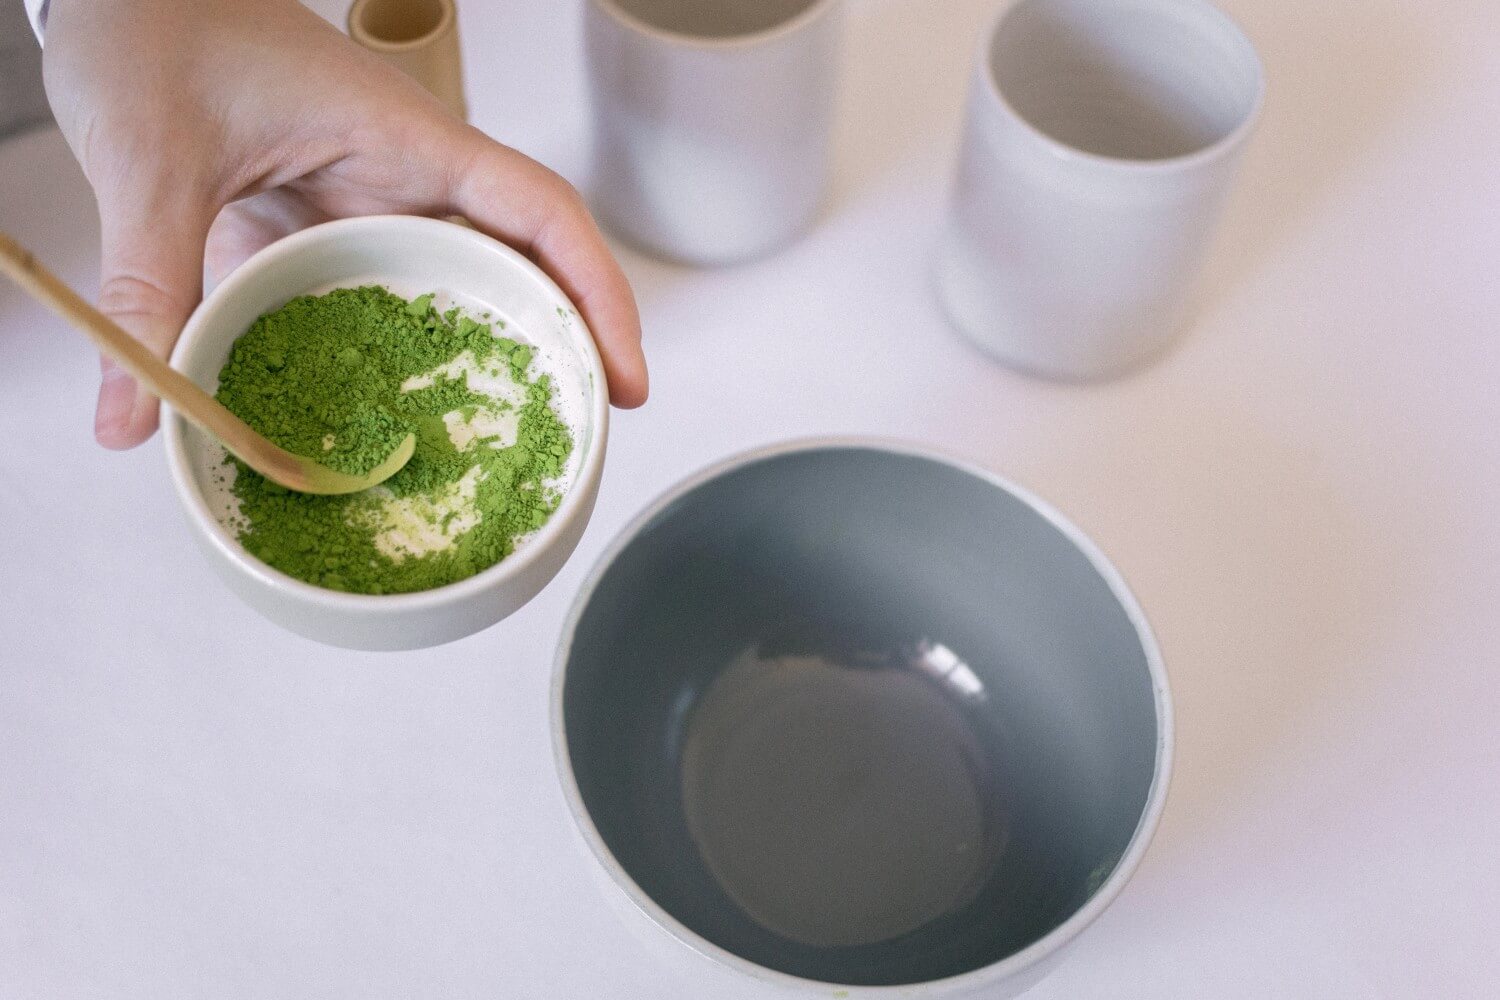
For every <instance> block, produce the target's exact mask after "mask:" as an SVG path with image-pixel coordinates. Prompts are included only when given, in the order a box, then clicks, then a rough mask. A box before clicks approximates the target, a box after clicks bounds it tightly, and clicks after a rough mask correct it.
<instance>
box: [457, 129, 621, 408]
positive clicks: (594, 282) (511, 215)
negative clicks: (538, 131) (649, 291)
mask: <svg viewBox="0 0 1500 1000" xmlns="http://www.w3.org/2000/svg"><path fill="white" fill-rule="evenodd" d="M452 203H453V207H454V208H455V209H456V210H457V211H458V212H460V213H461V214H463V215H464V216H465V217H466V218H468V219H469V220H470V221H471V222H473V223H474V225H475V226H477V227H478V228H479V229H481V230H483V231H484V232H486V233H488V234H489V235H491V236H493V237H495V238H496V239H498V240H501V241H503V242H505V243H507V244H509V245H511V246H513V247H515V248H516V249H518V250H520V251H521V252H522V253H525V254H527V255H528V256H530V257H531V258H532V259H533V260H535V261H536V262H537V264H538V265H540V266H541V268H542V269H543V270H544V271H546V272H547V273H548V274H549V275H551V276H552V279H553V280H554V281H556V282H557V283H558V285H559V286H560V287H561V288H562V290H563V291H564V292H566V293H567V295H568V297H569V298H570V299H572V300H573V302H574V304H576V305H577V306H578V309H579V311H580V312H581V313H582V314H583V319H584V322H586V323H587V324H588V326H589V329H590V330H592V331H593V333H594V339H595V340H596V341H597V343H598V345H599V354H600V357H601V358H602V359H603V361H604V373H605V375H606V376H607V377H608V379H609V396H610V401H611V402H612V403H614V404H615V405H616V406H620V407H625V408H629V407H635V406H640V405H641V404H642V403H644V402H645V401H646V395H647V392H648V389H649V384H648V378H647V374H646V356H645V354H644V353H643V352H642V351H641V318H640V313H639V312H638V311H637V309H636V305H635V295H634V294H633V293H632V292H631V290H630V283H629V282H627V281H626V280H625V273H624V272H623V271H621V270H620V265H619V264H618V263H616V261H615V259H614V256H613V255H612V254H611V253H610V252H609V247H608V245H607V244H606V243H605V242H604V237H603V236H602V235H601V234H600V232H599V229H598V227H597V226H595V225H594V220H593V218H592V217H591V216H590V215H589V212H588V209H587V207H585V205H584V203H583V199H582V198H581V197H580V196H579V194H578V192H577V191H575V190H574V189H573V187H572V186H571V185H569V184H568V183H567V182H566V181H564V180H563V179H562V178H561V177H559V176H558V175H557V174H555V173H553V172H552V171H550V170H548V169H547V168H546V167H543V166H542V165H541V164H539V163H537V162H536V161H535V160H531V159H529V158H527V157H525V156H522V155H521V154H520V153H517V152H516V151H515V150H513V149H508V148H506V147H505V146H502V145H500V144H498V143H495V142H492V141H490V140H489V139H482V140H480V145H478V146H477V147H476V149H475V151H474V154H473V156H472V157H471V158H470V159H469V160H468V161H467V163H466V164H465V165H464V166H463V168H462V170H461V171H460V172H459V173H458V174H457V175H456V176H455V177H454V178H453V182H452Z"/></svg>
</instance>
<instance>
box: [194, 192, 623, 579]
mask: <svg viewBox="0 0 1500 1000" xmlns="http://www.w3.org/2000/svg"><path fill="white" fill-rule="evenodd" d="M372 284H373V285H382V286H384V287H387V288H389V289H390V290H391V291H393V292H396V293H397V294H399V295H402V296H405V297H407V298H414V297H416V296H418V295H423V294H426V293H428V292H433V293H435V295H434V299H433V304H434V305H435V306H436V307H438V308H439V309H440V310H446V309H447V308H449V307H451V306H454V305H457V306H459V307H461V308H462V309H463V310H464V312H465V313H466V314H468V315H472V316H474V317H475V318H481V317H482V316H483V315H484V314H486V313H487V314H489V321H492V322H493V321H498V322H502V323H504V330H503V333H504V335H505V336H508V337H511V338H513V339H517V340H522V341H525V342H527V343H530V344H531V345H533V346H534V347H535V348H536V351H535V354H534V359H535V360H534V361H533V371H534V372H536V373H541V372H545V373H547V374H548V375H550V376H551V379H552V384H553V399H554V404H555V405H556V407H557V409H558V413H559V415H560V416H561V417H562V419H563V420H564V422H565V423H567V424H568V426H569V428H570V430H572V432H573V434H574V439H575V440H574V448H573V452H572V454H571V455H570V457H569V460H568V465H567V468H566V469H565V470H564V474H563V477H562V481H561V482H560V484H559V485H560V486H561V487H562V488H563V490H564V492H565V493H566V492H567V489H568V487H569V486H570V485H571V484H572V482H573V481H575V480H576V479H577V478H578V475H579V472H580V469H581V468H582V466H583V465H584V463H586V462H590V461H593V462H598V461H600V457H599V456H597V455H595V454H594V452H595V451H596V450H598V448H599V446H600V442H599V441H598V440H596V437H595V430H596V427H597V425H598V423H599V419H598V413H599V411H600V410H601V409H602V408H603V407H604V406H606V405H607V403H606V399H607V389H606V388H605V386H604V383H603V370H602V368H601V367H600V363H599V359H598V355H597V353H596V352H595V350H594V347H593V344H592V341H591V340H590V338H589V333H588V331H587V329H586V327H585V326H584V324H583V321H582V319H581V318H580V317H579V316H578V314H577V312H576V311H575V310H574V308H573V305H572V303H571V302H569V301H568V299H567V297H566V296H564V295H563V293H562V292H561V291H560V290H559V289H558V288H557V287H556V285H554V284H553V283H552V282H551V281H550V280H549V279H548V278H547V277H546V276H545V275H543V274H541V273H540V272H539V271H538V270H537V269H536V268H535V267H534V266H533V265H532V264H531V263H530V262H529V261H526V260H525V259H524V258H523V257H522V256H521V255H520V254H518V253H516V252H515V251H514V250H511V249H510V248H508V247H505V246H503V245H501V244H499V243H497V242H496V241H494V240H491V239H490V238H488V237H486V236H484V235H482V234H480V233H477V232H474V231H472V230H469V229H465V228H463V227H461V226H457V225H453V224H451V223H447V222H441V221H438V220H435V219H422V218H415V217H406V216H374V217H366V218H357V219H345V220H341V221H338V222H331V223H327V224H325V225H321V226H316V227H313V228H312V229H307V230H304V231H302V232H300V233H297V234H295V235H293V236H290V237H288V238H286V239H284V240H282V241H280V242H279V243H276V244H273V245H272V246H271V247H268V248H267V249H266V250H263V251H261V253H260V254H257V255H256V256H255V257H253V258H252V259H251V260H250V261H249V262H247V263H246V264H244V265H242V266H241V268H240V269H239V270H238V271H236V272H235V273H234V274H232V275H231V276H230V277H229V278H228V279H227V280H226V281H225V282H224V283H223V284H222V285H220V286H219V287H218V288H216V289H215V290H214V291H213V293H212V294H211V295H210V296H209V297H208V298H207V299H206V300H205V302H204V303H203V305H202V306H200V307H199V309H198V311H197V312H195V313H194V314H193V317H192V319H191V320H190V321H189V323H188V325H187V328H186V329H185V330H184V332H183V336H182V339H181V341H180V342H179V343H178V346H177V350H176V352H175V353H174V354H173V357H172V364H173V367H175V368H178V369H179V370H181V371H182V372H183V373H184V374H186V375H187V376H188V377H189V378H190V379H192V380H193V381H194V382H196V383H197V384H198V385H200V386H202V387H203V388H204V389H206V390H208V391H209V392H213V391H215V390H216V389H217V388H218V379H219V371H220V370H221V369H222V368H223V366H224V363H225V361H226V360H228V357H229V351H230V348H231V347H232V345H233V344H234V342H235V340H236V339H238V338H239V337H240V336H241V335H242V334H244V332H245V331H246V330H248V329H249V328H250V326H251V324H252V323H254V321H255V320H256V319H257V318H258V317H259V316H261V315H263V314H264V313H267V312H270V311H271V310H274V309H277V308H280V307H281V306H282V305H284V304H285V303H286V302H287V301H289V300H290V299H292V298H295V297H297V296H299V295H307V294H320V293H323V292H327V291H330V290H331V289H333V288H339V287H351V286H358V285H372ZM170 420H171V423H172V424H173V428H172V431H171V433H170V434H169V438H171V439H172V440H171V442H169V447H170V448H171V450H172V451H173V452H174V453H175V455H174V467H175V468H177V469H178V472H179V475H180V476H182V477H183V478H184V479H185V480H186V485H187V490H186V491H185V492H186V499H187V501H188V504H189V506H190V508H193V513H195V514H196V515H197V516H198V517H199V518H200V519H202V520H204V521H205V522H207V526H208V528H209V530H210V531H212V532H213V533H215V534H216V535H217V536H218V537H220V538H221V539H222V540H223V541H224V542H225V543H226V544H227V545H228V546H229V547H230V549H231V550H232V551H233V552H235V553H236V554H237V555H238V556H240V557H242V558H243V559H244V560H246V561H248V562H252V563H254V564H255V566H256V567H257V572H263V573H266V574H271V575H273V576H277V577H279V578H280V579H281V581H282V582H283V583H284V584H285V585H286V586H288V587H292V588H300V587H306V586H307V585H305V584H301V583H300V582H299V581H294V580H292V579H291V578H290V577H285V576H284V575H283V574H279V573H278V572H277V571H276V570H274V569H272V568H270V567H267V566H264V565H263V564H260V563H259V562H258V561H257V560H255V557H254V556H251V555H250V554H249V553H248V552H246V551H245V550H244V549H243V548H242V547H241V546H240V545H239V544H238V542H237V541H236V539H235V535H234V532H233V531H232V530H230V529H229V528H227V527H226V526H225V522H226V521H228V520H229V519H230V518H231V516H232V514H233V512H234V510H235V504H236V501H235V499H234V497H233V495H232V493H231V485H230V484H232V481H233V480H232V477H231V478H229V479H228V480H227V481H226V479H225V476H224V472H223V455H224V450H223V448H222V447H221V446H220V445H219V444H218V443H217V442H215V441H214V440H213V439H212V438H210V437H208V436H207V435H205V434H203V433H202V432H201V431H199V430H198V429H197V428H195V427H193V426H191V425H189V424H187V422H186V421H183V420H182V419H181V418H180V417H178V416H176V415H175V414H174V415H173V416H172V417H171V418H170ZM174 442H175V443H174ZM567 502H568V501H567V499H566V498H565V499H564V501H563V503H564V504H565V505H566V504H567ZM558 516H559V515H558V514H555V515H554V516H553V517H554V520H556V519H557V518H558ZM549 526H550V525H549ZM544 530H545V529H544ZM518 551H519V550H518ZM505 565H506V562H501V563H499V564H497V566H496V567H492V568H491V570H487V571H486V572H494V571H496V570H498V569H499V568H500V567H503V566H505ZM481 575H483V574H481ZM464 582H465V583H467V582H468V581H464ZM461 585H462V584H455V585H453V586H461ZM307 589H308V590H310V591H316V590H317V588H307ZM439 589H440V590H447V589H448V588H439ZM319 592H320V593H322V592H321V591H319ZM411 596H412V595H402V597H411ZM339 597H340V598H341V599H348V598H353V599H359V597H358V595H339ZM402 597H394V598H392V597H386V598H365V599H366V600H377V601H381V600H383V601H390V600H399V599H402Z"/></svg>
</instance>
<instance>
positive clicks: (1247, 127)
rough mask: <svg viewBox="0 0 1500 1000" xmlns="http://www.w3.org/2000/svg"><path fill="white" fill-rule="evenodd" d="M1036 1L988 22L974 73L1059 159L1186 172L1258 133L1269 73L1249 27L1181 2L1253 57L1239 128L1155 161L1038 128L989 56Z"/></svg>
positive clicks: (1213, 9) (1211, 6) (1205, 0)
mask: <svg viewBox="0 0 1500 1000" xmlns="http://www.w3.org/2000/svg"><path fill="white" fill-rule="evenodd" d="M1035 2H1042V0H1006V2H1005V3H1003V4H1002V5H1001V6H1000V9H999V10H997V11H996V12H995V14H994V15H993V16H992V17H991V18H990V21H989V25H988V27H986V29H985V31H984V34H983V35H982V36H981V42H980V46H979V52H978V57H977V59H976V60H975V71H976V73H977V74H978V78H979V85H980V87H981V88H983V90H984V92H985V95H986V96H987V97H989V98H990V99H991V100H992V101H993V102H994V104H995V106H996V107H997V108H998V109H999V110H1000V112H1001V113H1002V114H1003V115H1005V116H1006V117H1007V118H1008V119H1010V120H1012V121H1014V122H1016V123H1018V124H1019V125H1020V126H1021V128H1022V130H1023V131H1025V132H1026V133H1027V134H1028V135H1030V136H1031V137H1032V138H1033V139H1034V140H1037V141H1040V142H1041V144H1042V145H1043V146H1045V147H1046V148H1047V149H1048V151H1049V152H1051V153H1052V154H1053V155H1055V156H1056V157H1057V158H1058V159H1060V160H1064V161H1067V162H1074V163H1087V164H1094V165H1097V166H1101V167H1105V168H1109V169H1116V170H1123V171H1130V172H1133V173H1161V172H1169V171H1181V170H1188V169H1191V168H1193V167H1196V166H1200V165H1202V164H1204V163H1207V162H1209V161H1212V160H1216V159H1219V158H1221V157H1223V156H1225V155H1227V154H1228V152H1229V151H1230V150H1233V149H1235V148H1236V147H1238V146H1239V145H1241V144H1242V143H1243V142H1244V140H1245V138H1246V137H1247V136H1248V135H1249V134H1250V133H1251V132H1253V131H1254V130H1255V126H1256V124H1257V123H1258V122H1259V121H1260V116H1261V112H1262V110H1263V109H1264V107H1265V101H1266V71H1265V64H1264V63H1263V62H1262V61H1261V58H1260V52H1259V51H1258V50H1257V49H1256V48H1255V44H1254V43H1253V42H1251V41H1250V36H1249V35H1248V34H1246V33H1245V29H1244V28H1242V27H1241V26H1240V24H1239V22H1238V21H1236V20H1235V19H1234V18H1233V17H1231V16H1230V15H1229V14H1228V13H1227V12H1226V11H1224V10H1223V9H1222V8H1221V7H1219V5H1218V4H1216V3H1213V2H1212V0H1177V2H1178V4H1179V6H1192V7H1194V8H1197V9H1198V10H1200V11H1202V12H1203V13H1204V14H1206V15H1207V16H1209V17H1212V18H1215V19H1217V20H1218V21H1219V22H1220V23H1221V24H1222V26H1223V27H1224V28H1225V29H1227V31H1228V33H1229V34H1230V35H1231V36H1232V37H1233V38H1234V39H1235V41H1236V42H1237V43H1238V44H1239V45H1240V46H1241V47H1242V48H1243V49H1244V51H1245V53H1246V54H1247V55H1248V56H1249V63H1250V66H1251V68H1252V69H1253V70H1254V73H1255V81H1254V84H1255V93H1254V95H1253V97H1252V98H1251V100H1250V106H1249V107H1248V108H1247V109H1246V111H1245V113H1244V115H1243V116H1241V118H1240V120H1239V121H1238V122H1237V123H1236V124H1235V126H1234V128H1232V129H1230V130H1229V131H1228V132H1226V133H1224V134H1223V135H1221V136H1219V138H1217V139H1215V140H1214V141H1213V142H1211V143H1209V144H1208V145H1206V146H1201V147H1199V148H1198V149H1194V150H1192V151H1191V152H1187V153H1181V154H1178V155H1176V156H1163V157H1158V158H1155V159H1141V158H1139V157H1130V156H1111V155H1109V154H1106V153H1092V152H1089V151H1088V150H1086V149H1080V148H1079V147H1077V146H1074V145H1072V144H1071V143H1067V142H1063V141H1062V140H1061V139H1058V138H1057V137H1056V136H1054V135H1052V134H1051V133H1049V132H1047V131H1046V130H1044V129H1042V128H1040V127H1038V126H1037V125H1034V124H1033V123H1032V122H1031V120H1030V119H1028V118H1027V117H1026V116H1025V115H1023V114H1021V113H1020V112H1019V111H1017V110H1016V107H1015V105H1013V104H1011V102H1010V99H1009V98H1007V97H1006V96H1005V93H1004V91H1003V90H1002V89H1001V87H1000V82H999V81H998V80H996V79H995V73H994V67H993V64H992V59H991V53H992V52H993V51H994V48H995V40H996V38H997V37H998V36H999V34H1000V31H1001V29H1002V28H1003V27H1004V25H1005V21H1006V19H1007V18H1009V17H1010V15H1011V14H1013V13H1014V12H1015V11H1016V10H1017V9H1018V8H1020V7H1021V6H1022V5H1023V4H1027V3H1035Z"/></svg>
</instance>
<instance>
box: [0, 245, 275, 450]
mask: <svg viewBox="0 0 1500 1000" xmlns="http://www.w3.org/2000/svg"><path fill="white" fill-rule="evenodd" d="M0 271H4V272H5V273H6V274H7V275H9V276H10V277H11V278H13V279H14V280H15V282H16V283H17V284H18V285H20V286H21V287H22V288H24V289H25V290H26V291H27V292H28V293H30V294H31V295H32V296H33V297H34V298H36V299H37V300H38V301H39V302H42V303H43V304H45V305H47V306H49V307H50V308H51V309H52V310H53V311H54V312H56V313H57V314H58V315H59V316H61V317H62V318H63V319H65V320H67V321H68V322H70V323H72V324H73V325H74V326H76V327H77V328H78V329H79V330H82V331H83V332H84V333H85V334H87V335H88V337H89V339H90V340H92V341H93V342H94V343H95V344H96V345H97V346H98V348H99V349H100V350H101V351H103V352H104V353H105V354H108V355H109V356H110V357H112V358H114V359H115V360H116V361H117V362H119V363H120V366H121V367H122V368H124V369H125V370H126V371H128V372H129V373H130V374H131V375H134V376H135V377H136V378H137V379H139V380H140V382H141V384H142V385H144V386H146V388H148V389H150V390H151V392H152V393H153V394H155V395H156V396H157V397H159V398H161V399H164V400H166V401H167V402H168V403H170V404H171V405H172V408H173V409H175V410H176V411H177V412H178V413H181V414H182V415H183V416H184V417H186V418H187V419H189V420H191V421H192V422H193V423H195V424H197V425H198V426H199V427H201V428H203V429H204V430H206V431H208V432H209V433H210V434H212V435H213V436H214V437H216V438H218V439H219V440H220V441H222V442H224V444H225V445H227V446H228V447H229V449H230V450H231V451H233V452H234V453H235V454H237V455H239V456H240V457H241V458H244V459H245V460H246V461H248V462H250V463H251V464H252V465H255V466H257V467H259V464H260V463H261V462H267V461H269V462H271V463H272V464H274V465H282V464H286V463H285V459H282V460H281V461H279V462H278V461H277V459H278V458H279V457H280V456H275V455H272V454H270V453H268V452H267V450H266V449H267V448H275V446H274V445H272V444H271V443H270V442H269V441H265V440H264V439H263V438H261V436H260V435H259V434H257V433H256V432H255V430H254V429H253V428H251V427H250V425H249V424H247V423H245V422H244V421H243V420H241V419H240V418H239V417H237V416H235V415H234V414H233V413H230V412H229V410H227V409H225V407H224V405H223V404H222V403H220V402H219V401H218V400H216V399H214V398H213V397H212V396H210V395H209V394H208V393H206V392H204V391H203V390H202V389H200V388H198V386H197V385H196V384H195V383H194V382H193V381H192V380H191V379H189V378H188V377H187V376H186V375H184V374H182V373H181V372H179V371H178V370H177V369H175V368H173V367H171V366H170V365H168V364H167V363H166V362H165V361H163V360H161V359H160V358H158V357H157V356H156V355H155V354H153V353H151V349H150V348H148V347H147V346H146V345H145V344H143V343H141V342H140V341H139V340H136V339H135V338H134V337H132V336H131V335H130V334H128V333H126V332H125V331H124V330H123V329H121V328H120V327H119V326H118V325H117V324H116V323H115V322H114V321H113V320H111V319H110V318H109V317H108V316H105V315H104V314H103V313H101V312H100V311H99V310H97V309H95V308H94V307H93V306H92V305H90V304H89V303H88V302H86V301H85V300H84V299H83V298H82V297H81V296H80V295H79V294H78V293H77V292H75V291H73V289H71V288H69V287H68V285H67V284H66V283H65V282H64V281H63V280H62V279H61V278H59V277H58V276H57V275H55V274H53V273H52V272H51V271H49V270H47V269H46V268H45V267H43V266H42V265H41V264H40V263H39V262H38V261H37V259H36V258H35V257H34V256H32V254H31V253H30V251H28V250H26V249H25V248H23V247H22V246H21V245H20V244H19V243H17V242H16V241H15V240H13V239H11V238H10V237H9V236H7V235H6V234H5V233H0ZM275 450H276V451H281V449H279V448H275ZM246 451H248V452H249V453H250V454H246V453H245V452H246ZM283 454H285V453H283ZM286 457H287V458H291V457H292V456H290V455H287V456H286Z"/></svg>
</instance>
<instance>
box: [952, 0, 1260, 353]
mask: <svg viewBox="0 0 1500 1000" xmlns="http://www.w3.org/2000/svg"><path fill="white" fill-rule="evenodd" d="M1261 91H1262V81H1261V71H1260V64H1259V62H1258V60H1257V58H1256V55H1255V52H1254V49H1253V48H1252V47H1251V46H1250V43H1249V42H1248V41H1247V40H1246V39H1245V37H1244V35H1242V34H1241V33H1240V31H1239V30H1238V29H1237V28H1236V27H1235V26H1234V24H1233V22H1231V21H1230V20H1229V19H1228V18H1227V17H1225V16H1224V15H1223V14H1222V13H1220V12H1219V11H1218V10H1217V9H1216V8H1214V7H1213V6H1211V5H1209V4H1208V3H1206V2H1203V0H1097V2H1092V0H1090V2H1086V0H1020V2H1019V3H1016V4H1014V5H1012V6H1011V7H1010V8H1008V9H1007V10H1005V11H1004V12H1003V13H1002V14H1001V16H1000V17H999V18H998V20H997V21H996V23H995V27H994V29H993V31H992V32H991V34H990V35H989V37H988V38H987V39H986V41H985V43H984V44H983V45H982V46H981V48H980V53H979V58H978V60H977V63H976V67H975V70H974V75H973V77H972V80H971V84H970V89H969V98H968V113H967V123H966V125H965V130H964V136H963V139H962V144H961V147H960V151H959V158H958V169H957V176H956V179H955V182H954V188H953V193H952V197H951V207H950V212H949V217H948V222H947V226H946V228H945V230H944V233H943V236H942V238H941V240H940V243H939V247H938V253H937V260H936V268H935V277H936V283H937V290H938V295H939V298H940V299H941V300H942V303H943V305H944V307H945V308H946V310H947V312H948V315H949V317H950V319H951V320H952V322H953V323H954V325H955V326H956V327H957V328H958V329H959V330H960V331H962V332H963V333H964V334H965V335H966V336H968V337H969V338H970V339H972V340H973V341H974V342H975V343H976V344H978V345H979V346H980V347H982V348H984V349H985V350H987V351H989V352H990V353H992V354H994V355H996V356H997V357H998V358H1000V359H1001V360H1002V361H1005V362H1007V363H1009V364H1012V365H1014V366H1016V367H1018V368H1021V369H1023V370H1026V371H1030V372H1034V373H1037V374H1042V375H1047V376H1052V377H1059V378H1075V379H1087V378H1098V377H1104V376H1110V375H1115V374H1118V373H1120V372H1123V371H1125V370H1127V369H1129V368H1131V367H1133V366H1135V365H1137V364H1139V363H1141V362H1143V361H1145V360H1147V359H1149V358H1151V357H1153V356H1154V355H1156V354H1157V353H1159V352H1160V351H1161V350H1163V349H1164V348H1165V347H1166V346H1167V345H1168V344H1169V343H1170V342H1171V341H1172V339H1173V338H1174V337H1176V336H1177V335H1178V334H1179V333H1181V332H1182V330H1183V329H1184V328H1185V327H1186V325H1187V323H1188V322H1189V320H1190V318H1191V310H1192V305H1193V302H1192V292H1193V286H1194V283H1195V279H1196V277H1197V275H1198V272H1199V270H1200V268H1201V265H1202V262H1203V259H1204V256H1205V254H1206V253H1207V252H1208V248H1209V243H1210V238H1211V236H1212V234H1213V231H1214V228H1215V226H1216V224H1217V222H1218V218H1219V215H1220V209H1221V207H1222V203H1223V201H1224V198H1225V196H1226V194H1227V193H1228V190H1229V185H1230V183H1231V180H1232V178H1233V176H1234V173H1235V170H1236V167H1237V165H1238V161H1239V158H1240V152H1241V150H1242V148H1243V146H1244V143H1245V141H1246V139H1247V138H1248V135H1249V132H1250V127H1251V125H1252V124H1253V122H1254V120H1255V118H1256V116H1257V114H1258V111H1259V107H1260V100H1261Z"/></svg>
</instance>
